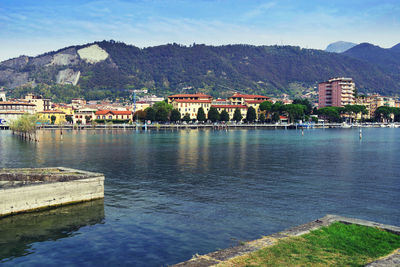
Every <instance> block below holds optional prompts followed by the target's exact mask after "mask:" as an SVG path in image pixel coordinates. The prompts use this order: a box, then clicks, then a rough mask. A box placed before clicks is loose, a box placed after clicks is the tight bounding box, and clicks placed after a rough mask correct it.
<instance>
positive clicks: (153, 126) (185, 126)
mask: <svg viewBox="0 0 400 267" xmlns="http://www.w3.org/2000/svg"><path fill="white" fill-rule="evenodd" d="M329 128H341V129H347V128H400V123H361V124H343V123H315V124H149V125H143V124H113V125H99V124H98V125H95V126H93V125H73V124H71V125H40V126H38V128H37V129H38V130H41V129H45V130H52V129H54V130H58V129H60V130H61V129H62V130H101V129H135V130H142V129H143V130H146V129H172V130H174V129H222V130H228V129H285V130H286V129H329ZM8 129H9V126H8V125H0V130H8Z"/></svg>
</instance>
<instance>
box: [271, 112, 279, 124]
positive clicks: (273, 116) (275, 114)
mask: <svg viewBox="0 0 400 267" xmlns="http://www.w3.org/2000/svg"><path fill="white" fill-rule="evenodd" d="M271 120H272V121H273V122H278V121H279V120H280V116H279V112H274V113H273V114H272V118H271Z"/></svg>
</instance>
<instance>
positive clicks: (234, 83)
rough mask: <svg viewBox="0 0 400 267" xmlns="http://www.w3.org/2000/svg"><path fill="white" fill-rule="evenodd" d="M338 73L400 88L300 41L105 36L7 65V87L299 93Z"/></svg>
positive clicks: (398, 80) (368, 86)
mask: <svg viewBox="0 0 400 267" xmlns="http://www.w3.org/2000/svg"><path fill="white" fill-rule="evenodd" d="M356 47H357V46H356ZM352 49H354V48H352ZM352 49H350V50H352ZM337 76H346V77H352V78H354V80H355V82H356V85H357V87H358V89H359V91H361V92H379V93H382V94H386V95H392V94H397V93H398V91H399V89H400V77H399V76H398V75H396V73H395V72H393V71H391V70H390V69H389V70H388V69H387V68H386V67H382V66H381V65H378V64H372V63H371V62H368V60H365V59H363V58H361V59H359V58H354V57H352V55H351V56H349V55H346V53H343V54H338V53H328V52H325V51H322V50H315V49H301V48H299V47H294V46H252V45H225V46H208V45H197V44H193V45H191V46H182V45H178V44H167V45H161V46H155V47H148V48H142V49H141V48H138V47H135V46H132V45H127V44H124V43H121V42H115V41H102V42H95V43H91V44H86V45H81V46H71V47H67V48H64V49H61V50H58V51H54V52H49V53H46V54H43V55H39V56H37V57H26V56H21V57H18V58H15V59H10V60H6V61H3V62H1V63H0V86H4V87H5V88H7V89H12V90H13V92H14V93H15V94H18V93H21V94H22V93H24V92H26V91H28V90H30V89H29V87H26V86H25V87H21V86H22V85H24V84H31V86H32V87H34V88H35V89H34V90H36V91H38V92H39V93H42V94H45V95H47V97H52V98H58V99H60V100H61V99H64V98H65V97H77V96H84V97H86V98H87V99H99V98H103V97H115V96H121V95H126V94H127V92H128V90H130V89H140V88H148V89H149V90H150V92H154V93H157V94H159V95H168V94H171V93H176V92H193V91H201V92H205V93H209V94H211V95H213V96H225V95H228V94H230V93H232V92H233V91H240V92H244V93H258V94H265V95H279V94H282V93H288V94H292V95H294V94H296V93H301V92H302V91H303V90H306V89H307V88H313V87H314V86H316V84H317V83H318V82H320V81H323V80H326V79H328V78H330V77H337Z"/></svg>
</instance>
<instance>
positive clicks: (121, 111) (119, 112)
mask: <svg viewBox="0 0 400 267" xmlns="http://www.w3.org/2000/svg"><path fill="white" fill-rule="evenodd" d="M110 113H111V114H113V115H132V112H131V111H125V110H99V111H96V115H107V114H110Z"/></svg>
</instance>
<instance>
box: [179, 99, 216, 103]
mask: <svg viewBox="0 0 400 267" xmlns="http://www.w3.org/2000/svg"><path fill="white" fill-rule="evenodd" d="M174 101H176V102H178V103H211V100H200V99H174Z"/></svg>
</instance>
